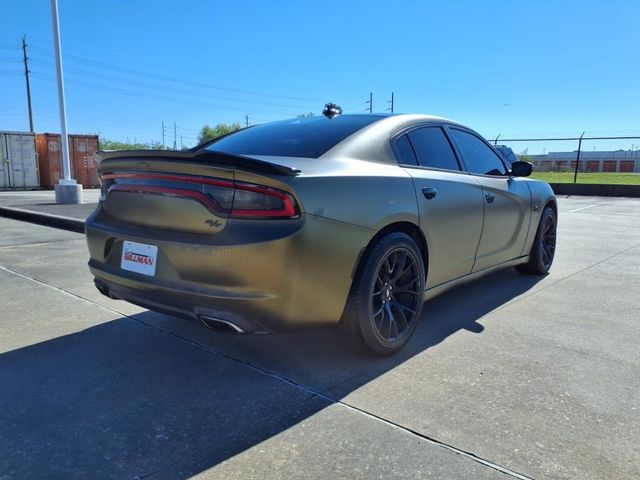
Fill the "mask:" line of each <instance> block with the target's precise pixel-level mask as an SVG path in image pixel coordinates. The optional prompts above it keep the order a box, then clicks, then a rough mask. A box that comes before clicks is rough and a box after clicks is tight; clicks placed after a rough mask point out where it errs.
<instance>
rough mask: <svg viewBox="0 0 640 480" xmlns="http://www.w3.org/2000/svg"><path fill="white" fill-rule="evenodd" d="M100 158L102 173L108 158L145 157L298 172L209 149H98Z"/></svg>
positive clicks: (284, 173) (279, 173)
mask: <svg viewBox="0 0 640 480" xmlns="http://www.w3.org/2000/svg"><path fill="white" fill-rule="evenodd" d="M96 155H97V156H98V159H99V160H100V166H99V171H100V173H102V172H103V171H104V170H105V167H108V164H109V160H116V159H117V160H126V159H129V158H130V159H136V160H141V159H147V160H172V161H175V162H178V163H182V162H185V163H187V162H189V163H193V162H198V163H203V164H208V165H211V166H218V167H220V166H224V167H230V168H233V169H238V170H247V171H250V172H260V173H268V174H276V175H289V176H295V175H298V174H299V173H300V170H298V169H297V168H292V167H287V166H285V165H278V164H277V163H271V162H265V161H264V160H258V159H256V158H251V157H245V156H243V155H235V154H231V153H221V152H214V151H210V150H205V151H202V150H199V151H197V152H191V151H175V150H111V151H106V152H105V151H103V150H100V151H99V152H97V153H96Z"/></svg>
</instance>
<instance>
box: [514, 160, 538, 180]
mask: <svg viewBox="0 0 640 480" xmlns="http://www.w3.org/2000/svg"><path fill="white" fill-rule="evenodd" d="M532 170H533V165H532V164H531V163H529V162H521V161H519V160H518V161H515V162H513V163H512V164H511V175H512V176H514V177H528V176H529V175H531V171H532Z"/></svg>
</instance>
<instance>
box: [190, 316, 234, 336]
mask: <svg viewBox="0 0 640 480" xmlns="http://www.w3.org/2000/svg"><path fill="white" fill-rule="evenodd" d="M199 318H200V321H201V322H202V324H203V325H204V326H205V327H207V328H210V329H211V330H215V331H217V332H232V333H244V330H242V329H241V328H240V327H239V326H237V325H236V324H235V323H233V322H230V321H228V320H223V319H221V318H215V317H209V316H206V315H201V316H200V317H199Z"/></svg>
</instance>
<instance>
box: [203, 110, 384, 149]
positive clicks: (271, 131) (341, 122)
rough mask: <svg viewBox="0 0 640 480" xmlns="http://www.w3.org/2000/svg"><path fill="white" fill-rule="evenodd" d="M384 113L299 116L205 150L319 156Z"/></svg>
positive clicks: (242, 132) (241, 133)
mask: <svg viewBox="0 0 640 480" xmlns="http://www.w3.org/2000/svg"><path fill="white" fill-rule="evenodd" d="M382 118H384V117H376V116H372V115H342V116H339V117H335V118H332V119H329V118H326V117H324V116H318V117H311V118H296V119H293V120H283V121H279V122H272V123H265V124H264V125H256V126H255V127H251V128H247V129H245V130H239V131H237V132H235V133H232V134H231V135H228V136H226V137H223V138H221V139H220V140H217V141H215V142H214V143H212V144H211V145H209V146H207V147H206V150H211V151H216V152H222V153H231V154H236V155H272V156H282V157H310V158H317V157H319V156H321V155H322V154H324V153H325V152H326V151H328V150H329V149H331V148H332V147H333V146H335V145H336V144H338V143H340V142H341V141H342V140H344V139H345V138H347V137H348V136H349V135H351V134H353V133H355V132H357V131H358V130H360V129H361V128H364V127H366V126H367V125H370V124H372V123H374V122H377V121H378V120H381V119H382Z"/></svg>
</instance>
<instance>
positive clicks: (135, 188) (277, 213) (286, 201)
mask: <svg viewBox="0 0 640 480" xmlns="http://www.w3.org/2000/svg"><path fill="white" fill-rule="evenodd" d="M101 178H102V179H103V180H117V179H119V178H137V179H143V180H144V179H150V180H165V181H170V182H185V183H196V184H200V185H215V186H219V187H227V188H237V189H239V190H246V191H249V192H254V193H260V194H262V195H269V196H272V197H276V198H279V199H280V200H281V201H282V204H283V205H284V206H283V208H281V209H277V210H249V209H237V208H234V209H233V210H231V212H230V213H231V215H233V216H236V217H269V218H273V217H289V218H290V217H295V216H296V215H297V214H298V212H297V209H296V206H295V203H294V202H293V201H292V200H291V197H290V196H289V195H288V194H287V193H285V192H282V191H280V190H276V189H273V188H270V187H266V186H261V185H251V184H247V183H235V182H233V181H227V180H217V179H213V178H205V177H192V176H188V175H172V174H164V173H108V174H105V175H102V176H101ZM111 190H118V191H126V192H139V193H152V194H153V193H155V194H161V195H162V194H166V195H175V196H179V197H189V198H193V199H195V200H197V201H198V202H200V203H201V204H203V205H204V206H205V207H207V208H208V209H209V210H212V211H213V212H214V213H227V212H226V211H225V210H224V209H222V208H221V207H220V206H219V205H218V204H217V203H216V202H214V201H213V200H212V199H211V197H209V196H207V195H205V194H204V193H201V192H196V191H194V190H183V189H179V188H168V187H153V186H149V185H118V184H116V185H113V186H111V188H109V191H111Z"/></svg>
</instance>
